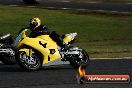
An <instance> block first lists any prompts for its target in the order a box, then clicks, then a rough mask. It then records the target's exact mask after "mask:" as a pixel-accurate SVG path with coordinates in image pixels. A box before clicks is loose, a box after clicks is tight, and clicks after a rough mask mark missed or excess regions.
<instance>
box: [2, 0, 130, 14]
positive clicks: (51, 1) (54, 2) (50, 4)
mask: <svg viewBox="0 0 132 88" xmlns="http://www.w3.org/2000/svg"><path fill="white" fill-rule="evenodd" d="M0 4H4V5H12V6H17V5H22V6H23V5H25V4H23V2H22V0H0ZM37 6H38V7H44V8H61V9H84V10H107V11H118V12H132V3H124V4H121V3H91V2H80V3H79V2H76V3H75V2H65V1H64V0H41V1H40V4H38V5H36V7H37Z"/></svg>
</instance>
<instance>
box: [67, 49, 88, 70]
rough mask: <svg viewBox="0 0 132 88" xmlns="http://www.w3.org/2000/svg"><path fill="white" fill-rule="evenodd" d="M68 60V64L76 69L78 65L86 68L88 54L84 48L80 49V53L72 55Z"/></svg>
mask: <svg viewBox="0 0 132 88" xmlns="http://www.w3.org/2000/svg"><path fill="white" fill-rule="evenodd" d="M69 62H70V65H71V66H72V67H74V68H77V69H78V68H79V66H82V68H86V67H87V65H88V63H89V55H88V54H87V52H86V51H85V50H84V49H82V50H81V51H80V55H79V56H73V57H72V59H71V60H70V61H69Z"/></svg>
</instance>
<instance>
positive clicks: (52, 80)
mask: <svg viewBox="0 0 132 88" xmlns="http://www.w3.org/2000/svg"><path fill="white" fill-rule="evenodd" d="M86 72H87V74H105V75H107V74H112V75H113V74H123V75H124V74H125V75H130V77H131V79H132V76H131V75H132V59H126V60H124V59H117V60H92V61H91V62H90V64H89V66H88V67H87V69H86ZM0 88H132V84H131V82H130V83H126V84H125V83H124V84H123V83H122V84H106V83H104V84H103V83H101V84H99V83H98V84H94V83H90V84H85V85H81V84H77V80H76V70H75V69H73V68H72V67H71V66H70V65H58V66H57V65H56V66H52V67H51V66H50V67H43V68H42V69H41V70H39V71H35V72H24V71H23V70H22V69H21V68H19V66H18V65H14V66H10V65H4V64H0Z"/></svg>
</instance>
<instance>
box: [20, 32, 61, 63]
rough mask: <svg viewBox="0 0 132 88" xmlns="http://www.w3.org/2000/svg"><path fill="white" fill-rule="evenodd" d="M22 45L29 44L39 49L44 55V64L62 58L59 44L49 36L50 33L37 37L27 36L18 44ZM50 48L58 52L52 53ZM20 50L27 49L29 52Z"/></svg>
mask: <svg viewBox="0 0 132 88" xmlns="http://www.w3.org/2000/svg"><path fill="white" fill-rule="evenodd" d="M40 43H41V44H40ZM42 44H46V47H43V45H42ZM22 45H28V46H30V47H32V48H33V49H36V50H38V51H39V52H40V53H41V54H42V55H43V64H46V63H48V62H51V61H53V60H56V59H59V58H61V56H60V53H59V51H58V49H57V44H56V43H55V42H54V41H53V40H52V39H51V38H50V37H49V35H41V36H38V37H37V38H29V37H25V38H24V39H23V40H22V41H21V42H20V43H19V44H18V48H20V47H21V46H22ZM49 49H55V51H56V52H55V53H54V54H50V50H49ZM20 51H25V52H26V53H27V52H28V51H29V50H27V49H20ZM27 55H29V53H27Z"/></svg>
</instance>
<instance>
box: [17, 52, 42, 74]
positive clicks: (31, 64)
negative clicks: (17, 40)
mask: <svg viewBox="0 0 132 88" xmlns="http://www.w3.org/2000/svg"><path fill="white" fill-rule="evenodd" d="M17 56H18V57H17V58H16V60H17V62H18V65H20V67H21V68H22V69H24V70H26V71H35V70H38V69H40V68H41V67H42V60H41V59H42V58H40V57H39V55H38V54H37V53H32V55H31V56H30V57H29V56H27V55H26V53H25V52H23V51H20V52H19V53H18V55H17Z"/></svg>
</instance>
